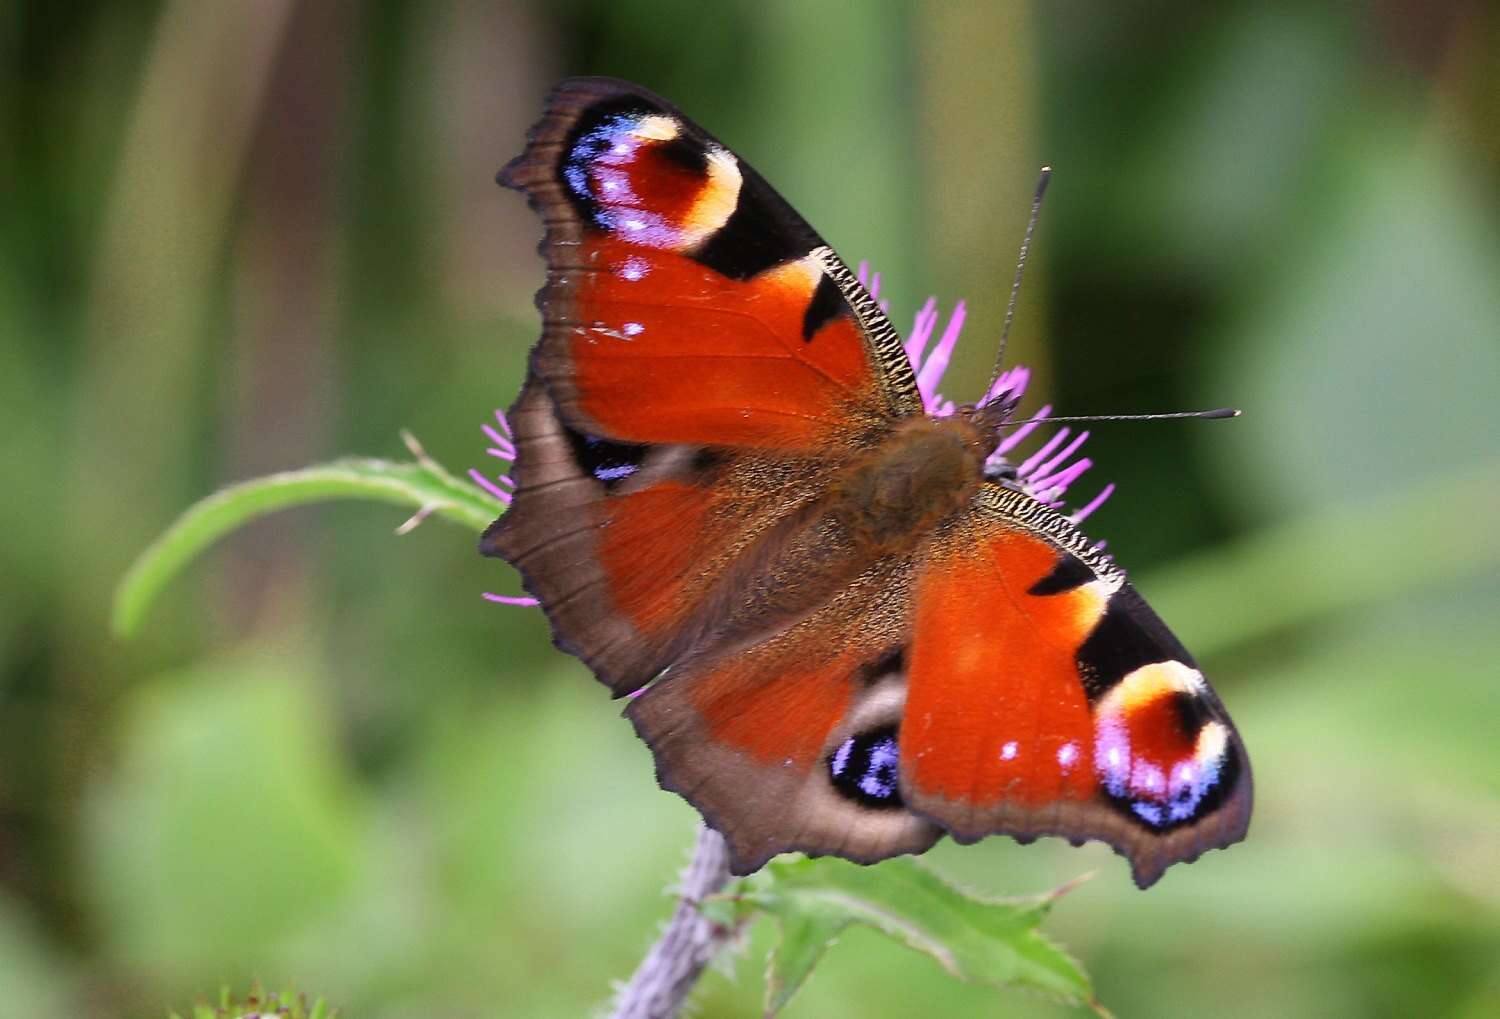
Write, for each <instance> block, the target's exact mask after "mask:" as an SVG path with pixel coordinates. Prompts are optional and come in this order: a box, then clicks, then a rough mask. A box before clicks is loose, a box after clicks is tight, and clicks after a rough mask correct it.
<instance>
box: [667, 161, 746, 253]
mask: <svg viewBox="0 0 1500 1019" xmlns="http://www.w3.org/2000/svg"><path fill="white" fill-rule="evenodd" d="M743 183H744V177H743V175H742V174H741V173H740V165H739V162H738V161H737V160H736V159H735V158H734V157H733V156H732V155H730V154H729V153H728V152H726V151H724V150H723V149H721V148H719V147H718V146H717V145H711V146H709V149H708V176H707V177H706V178H705V180H704V182H703V188H702V190H700V191H699V192H698V198H697V200H696V201H695V202H693V205H692V208H690V209H688V211H687V215H685V216H683V217H682V222H681V223H680V224H679V225H678V226H679V229H680V230H681V231H682V246H683V247H684V248H694V247H697V246H698V245H699V244H702V243H703V242H704V241H706V240H708V239H709V237H711V236H713V233H714V231H715V230H718V229H720V228H721V227H723V226H724V224H725V223H728V222H729V217H730V216H732V215H734V210H735V208H736V206H738V205H739V203H740V186H741V185H742V184H743Z"/></svg>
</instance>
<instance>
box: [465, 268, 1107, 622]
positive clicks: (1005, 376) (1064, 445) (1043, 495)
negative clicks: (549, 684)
mask: <svg viewBox="0 0 1500 1019" xmlns="http://www.w3.org/2000/svg"><path fill="white" fill-rule="evenodd" d="M859 281H860V283H862V284H865V285H866V286H867V287H868V288H869V291H870V296H871V297H873V298H874V299H875V301H876V302H877V303H878V304H879V305H880V307H881V309H882V310H884V311H887V312H889V310H890V305H889V302H887V301H883V300H881V297H880V273H878V272H877V273H874V274H871V273H870V272H869V266H868V264H867V263H865V262H861V263H860V264H859ZM967 314H968V312H967V309H966V308H965V306H964V302H963V301H959V302H958V303H957V304H956V305H954V306H953V311H952V312H950V313H949V315H948V321H947V324H945V325H944V326H943V330H942V333H941V334H939V336H938V339H937V342H936V343H934V344H932V346H931V349H929V348H928V344H929V343H930V342H931V340H932V337H933V334H934V333H936V332H937V327H938V321H939V320H940V319H941V318H942V316H941V315H940V314H939V313H938V308H937V300H936V299H935V298H931V297H929V298H928V299H927V303H926V304H924V305H922V307H921V308H920V309H918V310H917V315H916V319H915V320H914V321H913V322H912V327H911V332H910V333H909V334H908V336H907V339H906V356H907V357H908V358H910V359H911V367H912V371H914V372H915V373H916V375H917V391H918V392H919V393H920V394H921V396H922V408H923V410H925V411H926V412H927V413H928V414H931V415H932V416H933V417H947V416H948V415H949V414H952V413H953V412H954V411H955V410H957V409H958V407H957V404H955V403H954V402H953V401H952V400H949V399H946V398H944V397H943V395H942V394H941V393H939V392H938V383H939V382H941V381H942V379H943V374H944V373H945V372H946V371H947V370H948V362H949V361H950V360H951V359H952V356H953V350H954V348H955V347H957V346H958V337H959V334H960V333H961V332H963V327H964V319H965V317H966V316H967ZM1030 381H1031V369H1029V368H1026V367H1025V366H1023V365H1016V366H1015V367H1014V368H1007V369H1006V370H1005V371H1003V372H1001V373H1000V377H999V378H997V379H996V380H995V382H994V384H993V385H992V386H990V389H989V392H987V393H985V394H984V398H983V399H982V400H980V401H978V402H980V403H987V402H989V401H990V400H993V399H995V398H996V397H998V396H999V395H1000V394H1002V393H1007V394H1009V395H1010V396H1011V397H1012V398H1013V399H1014V400H1016V401H1019V400H1020V398H1021V396H1022V395H1023V394H1024V393H1025V392H1026V386H1027V384H1028V383H1029V382H1030ZM1050 413H1052V405H1051V404H1048V405H1046V406H1044V407H1042V408H1041V409H1040V410H1038V411H1037V412H1036V413H1034V414H1032V415H1031V420H1028V421H1027V422H1026V423H1025V424H1023V425H1019V426H1017V427H1016V428H1015V430H1014V431H1012V432H1010V434H1008V435H1004V436H1002V437H1001V439H1000V444H999V445H998V446H997V447H995V452H994V453H992V454H991V455H990V457H989V459H988V460H986V461H985V464H984V466H985V470H986V472H987V473H991V474H995V473H999V474H1003V475H1010V476H1013V477H1014V479H1015V483H1016V484H1018V485H1020V486H1021V488H1022V489H1023V490H1024V491H1025V492H1026V493H1027V494H1028V495H1030V496H1031V497H1032V498H1034V499H1036V500H1038V501H1039V502H1043V503H1045V504H1047V505H1048V506H1050V507H1052V508H1053V509H1056V510H1061V509H1062V508H1063V505H1064V499H1063V496H1064V494H1065V493H1066V492H1067V490H1068V488H1069V487H1071V486H1072V485H1073V483H1074V482H1076V481H1077V480H1078V479H1079V478H1080V477H1082V476H1083V474H1084V472H1085V471H1087V470H1088V469H1089V468H1090V467H1092V466H1094V461H1093V460H1090V459H1089V458H1088V457H1086V456H1084V457H1078V458H1077V459H1076V460H1075V459H1073V458H1074V456H1075V455H1076V454H1077V453H1078V451H1079V449H1080V448H1082V446H1083V444H1084V442H1085V441H1087V439H1088V437H1089V433H1088V432H1087V431H1080V432H1078V434H1076V435H1073V433H1072V431H1071V430H1070V429H1069V428H1067V427H1066V426H1064V427H1062V428H1059V429H1058V430H1057V432H1056V433H1055V434H1053V435H1052V437H1051V438H1049V439H1048V440H1047V441H1046V442H1044V443H1042V445H1041V446H1039V447H1038V448H1037V449H1036V450H1035V451H1033V452H1032V453H1031V454H1030V455H1029V456H1028V457H1027V458H1026V459H1025V460H1022V461H1021V462H1020V463H1018V464H1014V463H1012V462H1011V460H1010V458H1009V454H1010V453H1011V451H1012V450H1014V449H1016V447H1018V446H1020V445H1021V443H1023V442H1025V441H1026V440H1027V439H1028V438H1029V437H1030V436H1031V435H1032V433H1033V432H1035V431H1036V430H1037V429H1038V428H1040V427H1042V426H1043V425H1044V424H1045V423H1046V422H1045V421H1044V420H1042V419H1044V418H1046V417H1047V415H1048V414H1050ZM495 421H496V423H497V424H498V425H499V426H500V427H499V428H498V429H497V428H496V427H495V426H494V425H490V424H484V425H481V426H480V427H481V429H482V430H483V432H484V435H485V438H487V439H488V440H489V442H490V444H489V446H488V447H487V448H486V449H485V452H486V453H487V454H489V455H490V456H492V457H494V458H495V459H497V460H499V461H500V462H501V463H503V464H505V465H506V467H507V468H508V467H509V466H510V464H512V463H514V462H515V459H516V444H515V435H514V433H513V432H512V431H511V428H510V422H509V421H507V420H506V418H505V414H504V412H502V411H498V410H497V411H495ZM1070 435H1072V436H1073V438H1072V441H1071V442H1069V441H1068V437H1069V436H1070ZM1012 472H1014V473H1013V474H1012ZM469 478H470V480H472V481H473V482H474V484H476V485H478V486H479V487H480V488H481V489H483V490H484V491H485V492H487V493H488V494H490V495H491V496H493V497H494V498H495V499H496V500H497V501H498V502H500V503H501V504H502V505H504V506H507V507H508V506H509V505H510V498H511V493H512V492H514V491H515V487H516V485H515V482H514V481H512V480H511V478H510V475H508V474H498V475H495V476H494V477H491V476H489V475H486V474H484V473H483V472H482V471H480V470H479V469H478V468H470V469H469ZM1114 490H1115V486H1114V483H1113V482H1111V483H1110V484H1107V485H1105V486H1104V488H1103V489H1101V490H1100V491H1099V493H1098V494H1097V495H1095V496H1094V497H1093V498H1092V499H1090V500H1089V501H1088V502H1086V503H1084V504H1083V505H1082V506H1081V507H1079V508H1078V509H1076V510H1074V511H1073V512H1072V514H1071V515H1070V518H1071V519H1072V521H1073V522H1074V523H1075V524H1076V523H1079V522H1081V521H1083V520H1085V519H1087V518H1088V517H1089V516H1091V515H1092V514H1093V513H1094V512H1095V511H1096V510H1097V509H1098V508H1099V507H1100V506H1103V505H1104V503H1105V501H1106V500H1107V499H1108V498H1109V497H1110V496H1111V495H1112V494H1113V493H1114ZM1098 547H1100V548H1102V547H1104V542H1102V541H1101V542H1099V544H1098ZM484 597H485V598H487V599H488V600H490V601H493V602H499V603H500V604H502V605H524V606H534V605H536V604H537V600H536V599H535V598H526V597H515V596H511V595H502V594H494V593H492V592H489V591H486V592H484Z"/></svg>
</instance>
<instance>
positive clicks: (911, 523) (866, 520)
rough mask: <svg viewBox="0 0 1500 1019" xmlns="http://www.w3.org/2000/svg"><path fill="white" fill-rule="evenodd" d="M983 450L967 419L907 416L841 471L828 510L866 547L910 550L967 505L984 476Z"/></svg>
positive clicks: (885, 551) (881, 550)
mask: <svg viewBox="0 0 1500 1019" xmlns="http://www.w3.org/2000/svg"><path fill="white" fill-rule="evenodd" d="M981 450H982V443H981V441H980V437H979V436H978V434H977V430H976V429H975V428H974V426H973V425H972V424H970V423H969V422H967V421H964V420H961V419H958V418H948V419H944V420H933V419H931V418H913V419H910V420H909V421H907V422H905V423H903V425H902V426H901V427H900V428H897V429H896V430H895V431H893V432H892V433H891V434H890V436H889V437H888V438H886V439H885V441H883V442H882V443H880V444H879V445H878V446H876V447H874V448H873V449H872V450H870V451H869V453H868V454H867V455H866V456H865V457H864V458H862V459H860V460H859V461H857V462H856V463H855V464H853V465H852V466H851V467H850V468H849V469H848V470H847V471H846V472H845V473H844V475H843V477H842V478H840V480H839V482H838V483H837V484H836V485H835V487H834V495H833V503H832V509H831V513H832V515H833V516H835V517H837V518H838V519H839V520H840V521H842V522H843V524H844V525H845V526H846V527H847V528H848V529H849V532H850V534H851V536H852V537H853V539H854V541H855V542H856V543H857V544H858V545H860V546H863V547H864V548H866V549H868V550H869V551H871V552H875V553H879V554H883V555H885V554H890V553H893V552H902V551H906V550H909V549H911V548H915V547H916V545H917V544H918V543H920V542H921V541H922V540H923V539H924V538H925V537H926V536H927V535H928V534H929V533H930V532H931V531H932V529H933V528H935V527H936V526H937V525H938V523H939V522H940V521H941V520H942V519H943V518H944V517H947V516H948V515H949V514H951V513H953V512H954V511H956V510H959V509H962V508H963V507H964V506H966V505H968V503H969V500H970V499H971V498H972V497H973V495H974V493H975V492H976V491H977V490H978V488H979V483H980V481H981V479H982V465H983V462H984V458H983V456H982V455H981Z"/></svg>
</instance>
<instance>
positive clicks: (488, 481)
mask: <svg viewBox="0 0 1500 1019" xmlns="http://www.w3.org/2000/svg"><path fill="white" fill-rule="evenodd" d="M495 424H498V425H499V426H500V427H499V429H496V428H495V426H494V425H491V424H488V423H486V424H482V425H480V426H479V427H480V430H481V431H483V432H484V436H485V438H487V439H489V440H490V444H489V446H488V447H486V449H485V452H486V453H488V454H489V455H490V456H492V457H494V458H495V459H496V460H499V461H500V462H501V463H503V464H505V465H506V466H507V467H509V466H510V465H511V464H513V463H515V460H516V441H515V440H516V436H515V433H514V432H512V431H511V430H510V421H508V420H507V419H506V417H505V412H504V411H503V410H497V411H495ZM469 480H470V481H473V482H474V484H476V485H478V486H479V487H480V488H482V489H483V490H484V491H486V492H488V493H489V494H490V495H492V496H494V497H495V499H496V500H497V501H498V502H499V503H500V504H501V505H503V506H505V507H506V508H509V507H510V496H511V493H512V492H514V491H515V490H516V483H515V482H514V481H512V480H511V477H510V475H509V474H497V475H495V476H494V477H493V478H491V477H489V476H488V475H486V474H484V473H483V472H482V471H480V470H479V468H477V467H470V468H469ZM484 597H485V598H486V599H487V600H489V601H492V602H499V603H500V604H501V605H520V606H523V607H525V608H532V607H535V606H536V605H539V604H541V603H540V602H538V601H537V600H536V599H535V598H529V597H525V596H516V595H509V594H495V593H494V592H493V591H485V592H484Z"/></svg>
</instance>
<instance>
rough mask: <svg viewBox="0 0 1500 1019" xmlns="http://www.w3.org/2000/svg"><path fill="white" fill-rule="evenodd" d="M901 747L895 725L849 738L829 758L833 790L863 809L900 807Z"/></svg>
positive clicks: (829, 773)
mask: <svg viewBox="0 0 1500 1019" xmlns="http://www.w3.org/2000/svg"><path fill="white" fill-rule="evenodd" d="M899 747H900V745H899V743H898V741H897V738H896V727H895V726H893V725H889V726H884V727H882V728H879V729H872V730H870V731H869V732H862V733H859V734H857V735H854V736H850V737H849V738H848V739H846V740H844V742H842V743H840V744H839V745H838V748H837V749H835V750H834V752H833V753H832V754H831V755H830V756H829V758H828V775H829V778H830V780H831V781H832V782H833V787H834V789H836V790H838V791H839V792H840V793H841V794H843V795H844V796H847V797H848V798H849V799H851V800H853V801H854V802H855V803H858V804H859V805H861V806H864V807H872V808H875V809H877V810H885V809H892V808H896V807H900V806H901V789H900V785H899V783H898V781H897V779H898V777H899V775H900V768H899V764H900V757H901V754H900V749H899Z"/></svg>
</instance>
